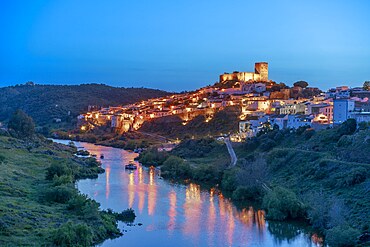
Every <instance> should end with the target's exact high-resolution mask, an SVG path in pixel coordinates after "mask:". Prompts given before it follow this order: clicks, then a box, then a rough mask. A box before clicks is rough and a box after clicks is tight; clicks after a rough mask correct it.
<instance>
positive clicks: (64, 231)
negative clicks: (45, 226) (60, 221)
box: [52, 222, 93, 246]
mask: <svg viewBox="0 0 370 247" xmlns="http://www.w3.org/2000/svg"><path fill="white" fill-rule="evenodd" d="M52 240H53V243H54V244H55V245H57V246H92V244H93V233H92V230H91V228H90V227H89V226H88V225H86V224H77V225H73V224H72V223H71V222H67V223H65V224H64V225H62V226H61V227H60V228H59V229H58V230H55V231H54V233H53V235H52Z"/></svg>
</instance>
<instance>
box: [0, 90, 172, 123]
mask: <svg viewBox="0 0 370 247" xmlns="http://www.w3.org/2000/svg"><path fill="white" fill-rule="evenodd" d="M168 94H169V93H167V92H165V91H161V90H156V89H147V88H118V87H111V86H107V85H104V84H82V85H68V86H67V85H34V84H32V83H28V84H25V85H16V86H10V87H3V88H0V121H7V120H8V119H9V117H10V116H11V115H12V114H13V112H14V111H15V110H17V109H22V110H23V111H24V112H26V113H27V114H28V115H30V116H31V117H32V118H33V119H34V121H35V123H36V124H37V125H38V126H49V127H54V128H69V127H73V126H74V123H75V121H76V117H77V115H78V114H80V113H83V112H86V111H87V110H88V106H89V105H94V106H99V107H107V106H117V105H125V104H129V103H134V102H137V101H141V100H145V99H149V98H156V97H162V96H165V95H168ZM54 119H61V123H59V124H56V123H55V121H54Z"/></svg>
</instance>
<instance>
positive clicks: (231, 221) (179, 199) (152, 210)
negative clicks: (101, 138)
mask: <svg viewBox="0 0 370 247" xmlns="http://www.w3.org/2000/svg"><path fill="white" fill-rule="evenodd" d="M54 141H57V142H59V143H63V144H67V143H68V142H69V141H65V140H54ZM75 144H76V146H77V147H80V148H81V147H83V148H84V149H86V150H88V151H89V152H90V153H91V154H96V155H97V158H98V159H99V160H100V158H99V157H100V155H101V154H104V159H102V160H100V161H101V162H102V164H103V168H104V169H105V173H103V174H100V175H99V177H98V178H97V179H85V180H80V181H79V182H78V183H77V187H78V189H79V191H80V192H81V193H83V194H86V195H88V196H89V197H90V198H93V199H94V200H96V201H97V202H99V203H100V204H101V208H102V209H108V208H111V209H113V210H115V211H122V210H124V209H127V208H133V209H134V210H135V214H136V219H135V223H134V225H132V226H129V225H126V224H124V223H119V227H120V229H121V230H123V231H124V235H123V236H122V237H120V238H116V239H112V240H106V241H105V242H103V243H102V244H101V246H130V247H136V246H140V247H142V246H161V247H166V246H168V247H169V246H171V247H172V246H176V247H187V246H191V247H193V246H214V247H216V246H222V247H224V246H279V247H283V246H320V244H319V242H320V238H318V237H317V236H316V235H313V236H311V234H308V233H307V231H305V228H304V227H302V226H300V225H297V224H293V223H277V222H267V221H266V220H265V219H264V211H262V210H257V209H254V208H253V207H251V206H250V207H244V208H242V209H238V208H236V207H235V206H234V205H233V203H232V202H230V200H229V199H228V198H225V197H224V196H223V195H222V194H221V193H220V192H218V191H216V190H214V189H209V190H203V189H201V188H200V186H199V185H197V184H194V183H190V184H187V185H182V184H173V183H171V182H169V181H166V180H163V179H161V177H160V176H159V175H158V173H159V171H158V170H157V169H155V168H145V167H142V166H139V167H138V169H137V170H135V171H127V170H125V168H124V165H125V164H127V163H128V162H129V161H130V160H133V159H134V158H135V157H136V156H137V154H135V153H132V152H128V151H125V150H122V149H117V148H111V147H104V146H98V145H94V144H90V143H84V142H75ZM139 223H141V224H142V225H141V224H139Z"/></svg>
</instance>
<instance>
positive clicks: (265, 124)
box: [78, 62, 370, 141]
mask: <svg viewBox="0 0 370 247" xmlns="http://www.w3.org/2000/svg"><path fill="white" fill-rule="evenodd" d="M369 99H370V91H369V89H368V88H365V87H355V88H349V87H347V86H338V87H336V88H331V89H329V90H327V91H326V92H322V91H321V90H320V89H318V88H315V87H309V85H308V83H307V82H305V81H299V82H296V83H294V85H293V86H292V87H288V86H287V85H285V84H284V83H276V82H274V81H272V80H269V79H268V63H266V62H261V63H255V71H254V72H238V71H234V72H233V73H224V74H222V75H220V78H219V82H217V83H215V84H214V85H212V86H207V87H203V88H200V89H199V90H196V91H193V92H185V93H180V94H173V95H171V96H168V97H162V98H155V99H150V100H147V101H141V102H137V103H135V104H130V105H125V106H112V107H107V108H99V107H96V106H95V107H94V106H90V107H89V111H88V112H87V113H86V114H82V115H79V116H78V125H79V128H80V129H81V131H88V130H91V129H94V128H96V127H98V126H110V127H111V128H112V129H113V130H114V131H117V132H121V133H123V132H127V131H130V130H138V129H140V127H141V126H142V125H143V123H144V122H146V121H152V120H154V119H157V118H162V117H167V116H172V115H177V116H179V117H180V118H181V119H182V121H183V122H182V124H183V125H186V124H187V123H188V122H189V121H191V120H192V119H194V118H195V117H196V116H198V115H203V116H205V121H206V122H208V121H210V120H211V119H212V118H213V116H214V114H215V113H216V112H217V111H220V110H223V109H227V107H228V106H239V107H240V109H241V111H240V116H239V131H238V133H233V134H232V135H231V139H232V140H233V141H242V140H245V139H246V138H250V137H253V136H256V135H257V133H258V132H259V131H261V130H262V129H264V128H271V129H272V128H279V129H284V128H288V129H297V128H299V127H303V126H309V127H311V128H314V129H325V128H328V127H332V126H334V125H338V124H341V123H343V122H344V121H346V120H347V119H349V118H354V119H356V121H357V123H361V122H369V121H370V100H369Z"/></svg>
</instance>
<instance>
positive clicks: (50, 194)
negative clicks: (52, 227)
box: [45, 185, 76, 203]
mask: <svg viewBox="0 0 370 247" xmlns="http://www.w3.org/2000/svg"><path fill="white" fill-rule="evenodd" d="M75 194H76V191H75V189H74V188H73V187H71V186H66V185H60V186H56V187H53V188H50V189H49V190H48V191H47V192H46V195H45V198H46V200H47V201H49V202H59V203H66V202H68V201H69V200H70V199H71V198H72V197H73V196H74V195H75Z"/></svg>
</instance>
